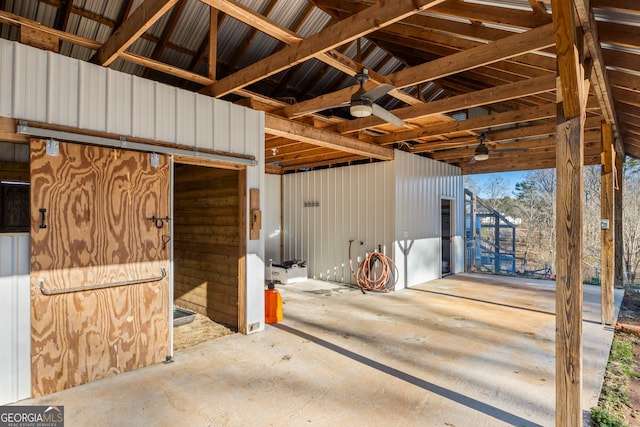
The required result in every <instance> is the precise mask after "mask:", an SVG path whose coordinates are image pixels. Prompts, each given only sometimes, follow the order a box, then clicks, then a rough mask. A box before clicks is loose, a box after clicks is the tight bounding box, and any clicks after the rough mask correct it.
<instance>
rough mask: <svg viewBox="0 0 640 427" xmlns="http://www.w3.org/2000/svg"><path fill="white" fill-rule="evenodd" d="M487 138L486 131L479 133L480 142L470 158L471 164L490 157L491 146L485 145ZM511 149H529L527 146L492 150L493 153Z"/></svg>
mask: <svg viewBox="0 0 640 427" xmlns="http://www.w3.org/2000/svg"><path fill="white" fill-rule="evenodd" d="M485 139H487V135H486V134H485V133H484V132H482V133H481V134H480V135H478V142H479V144H478V146H477V147H476V150H475V152H474V155H473V157H472V158H471V159H470V160H469V163H470V164H473V163H475V162H481V161H483V160H487V159H489V147H487V146H486V145H485V143H484V141H485ZM510 151H527V149H526V148H501V149H497V150H491V152H492V153H506V152H510Z"/></svg>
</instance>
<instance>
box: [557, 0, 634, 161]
mask: <svg viewBox="0 0 640 427" xmlns="http://www.w3.org/2000/svg"><path fill="white" fill-rule="evenodd" d="M575 10H576V12H577V17H578V19H579V20H580V25H581V26H582V31H583V33H584V41H585V42H586V46H587V49H588V51H589V56H590V57H591V62H592V68H591V77H592V78H591V83H592V84H593V87H594V89H595V91H596V96H597V98H598V101H599V102H600V107H601V109H602V113H603V115H604V118H605V120H606V121H607V123H609V125H611V128H612V130H613V133H614V137H615V139H614V141H615V147H616V152H618V153H624V147H623V144H622V140H621V139H622V137H621V135H619V132H618V129H619V126H618V119H617V117H616V110H615V106H614V102H613V99H612V96H611V86H610V84H609V78H608V74H607V70H606V67H605V64H604V60H603V58H602V51H601V50H600V40H599V38H598V27H597V25H596V22H595V18H594V17H593V14H592V13H591V10H590V9H589V2H588V0H576V1H575ZM560 69H561V70H562V68H560ZM561 77H562V76H561ZM564 95H565V93H564V81H563V96H564ZM565 105H566V103H565ZM565 115H566V110H565Z"/></svg>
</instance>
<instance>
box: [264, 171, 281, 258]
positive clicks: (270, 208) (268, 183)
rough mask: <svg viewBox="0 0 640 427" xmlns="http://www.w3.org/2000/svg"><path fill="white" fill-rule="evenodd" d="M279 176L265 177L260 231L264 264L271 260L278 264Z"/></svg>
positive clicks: (279, 231)
mask: <svg viewBox="0 0 640 427" xmlns="http://www.w3.org/2000/svg"><path fill="white" fill-rule="evenodd" d="M281 179H282V178H281V176H280V175H265V193H266V201H265V206H264V210H263V213H262V229H263V230H264V233H265V236H264V237H265V243H264V251H265V258H264V259H265V262H267V263H268V262H269V260H272V261H273V262H274V263H276V264H277V263H280V262H282V260H281V259H280V236H281V231H282V230H281V224H280V212H281V206H280V200H281V199H280V197H281V191H280V183H281Z"/></svg>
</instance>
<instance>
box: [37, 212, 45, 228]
mask: <svg viewBox="0 0 640 427" xmlns="http://www.w3.org/2000/svg"><path fill="white" fill-rule="evenodd" d="M38 210H39V211H40V228H47V224H46V219H47V218H46V216H45V214H46V213H47V210H46V209H45V208H40V209H38Z"/></svg>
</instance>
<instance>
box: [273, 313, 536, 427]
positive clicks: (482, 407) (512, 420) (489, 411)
mask: <svg viewBox="0 0 640 427" xmlns="http://www.w3.org/2000/svg"><path fill="white" fill-rule="evenodd" d="M271 326H273V327H275V328H277V329H280V330H281V331H284V332H288V333H290V334H293V335H296V336H298V337H300V338H302V339H305V340H308V341H310V342H313V343H314V344H317V345H319V346H322V347H324V348H326V349H328V350H331V351H334V352H336V353H338V354H341V355H343V356H345V357H348V358H350V359H352V360H354V361H356V362H359V363H362V364H364V365H367V366H369V367H371V368H373V369H377V370H378V371H380V372H383V373H385V374H387V375H391V376H393V377H395V378H398V379H400V380H402V381H406V382H408V383H410V384H413V385H415V386H417V387H420V388H422V389H423V390H426V391H429V392H431V393H434V394H437V395H439V396H442V397H444V398H446V399H449V400H452V401H454V402H456V403H459V404H461V405H464V406H466V407H468V408H471V409H474V410H476V411H479V412H482V413H484V414H486V415H489V416H491V417H493V418H496V419H498V420H500V421H502V422H505V423H508V424H511V425H514V426H523V427H542V426H541V425H540V424H536V423H534V422H531V421H528V420H525V419H524V418H521V417H519V416H517V415H514V414H510V413H509V412H506V411H503V410H502V409H499V408H496V407H495V406H491V405H489V404H487V403H484V402H481V401H479V400H476V399H473V398H471V397H468V396H465V395H463V394H460V393H457V392H455V391H451V390H448V389H446V388H444V387H440V386H438V385H436V384H433V383H430V382H428V381H425V380H423V379H421V378H418V377H415V376H413V375H410V374H407V373H406V372H402V371H399V370H397V369H395V368H392V367H390V366H387V365H385V364H383V363H380V362H377V361H375V360H372V359H369V358H368V357H365V356H362V355H360V354H357V353H354V352H352V351H350V350H347V349H345V348H343V347H340V346H338V345H336V344H333V343H330V342H329V341H325V340H323V339H322V338H318V337H316V336H313V335H310V334H308V333H306V332H303V331H301V330H299V329H295V328H292V327H290V326H286V325H283V324H281V323H278V324H274V325H271Z"/></svg>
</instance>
